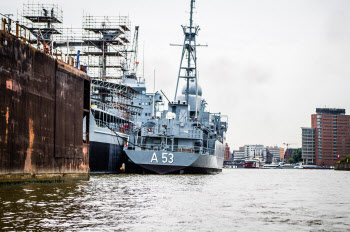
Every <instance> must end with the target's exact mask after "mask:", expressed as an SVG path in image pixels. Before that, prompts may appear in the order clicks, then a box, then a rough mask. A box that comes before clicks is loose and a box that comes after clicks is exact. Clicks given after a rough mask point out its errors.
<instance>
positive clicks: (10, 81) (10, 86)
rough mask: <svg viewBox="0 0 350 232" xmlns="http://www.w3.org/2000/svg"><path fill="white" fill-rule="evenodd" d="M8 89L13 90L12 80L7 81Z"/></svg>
mask: <svg viewBox="0 0 350 232" xmlns="http://www.w3.org/2000/svg"><path fill="white" fill-rule="evenodd" d="M6 88H7V89H10V90H12V80H6Z"/></svg>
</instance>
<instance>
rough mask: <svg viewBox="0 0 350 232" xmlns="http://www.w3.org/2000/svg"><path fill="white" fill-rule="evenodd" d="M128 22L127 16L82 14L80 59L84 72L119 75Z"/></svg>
mask: <svg viewBox="0 0 350 232" xmlns="http://www.w3.org/2000/svg"><path fill="white" fill-rule="evenodd" d="M130 29H131V23H130V20H129V17H127V16H91V15H84V17H83V35H82V40H83V43H84V48H83V55H82V60H84V61H85V63H87V67H88V74H89V75H90V76H91V77H92V78H94V79H99V80H108V79H121V77H122V75H123V67H124V66H125V65H126V60H127V52H128V50H127V49H128V47H129V43H130Z"/></svg>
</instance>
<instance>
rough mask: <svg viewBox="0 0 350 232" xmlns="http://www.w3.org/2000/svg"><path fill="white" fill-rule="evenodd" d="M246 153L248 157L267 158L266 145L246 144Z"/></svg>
mask: <svg viewBox="0 0 350 232" xmlns="http://www.w3.org/2000/svg"><path fill="white" fill-rule="evenodd" d="M244 153H245V156H246V157H248V158H261V159H265V158H266V147H265V146H264V145H260V144H255V145H244Z"/></svg>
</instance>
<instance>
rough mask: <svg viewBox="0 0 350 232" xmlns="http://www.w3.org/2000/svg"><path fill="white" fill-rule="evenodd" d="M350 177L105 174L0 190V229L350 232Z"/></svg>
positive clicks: (233, 172) (232, 172)
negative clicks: (349, 230)
mask: <svg viewBox="0 0 350 232" xmlns="http://www.w3.org/2000/svg"><path fill="white" fill-rule="evenodd" d="M349 179H350V172H336V171H332V170H312V171H310V170H245V169H240V170H224V172H223V173H222V174H218V175H100V176H93V177H92V178H91V180H90V181H79V182H63V183H54V184H26V185H16V186H1V187H0V230H37V229H42V230H90V231H96V230H119V231H141V230H142V231H179V230H182V231H183V230H186V231H194V230H200V231H234V230H264V231H266V230H292V229H293V230H332V231H337V230H339V231H344V230H348V229H350V220H349V219H350V218H349V217H350V216H349V214H348V209H349V207H350V188H349V187H348V184H349Z"/></svg>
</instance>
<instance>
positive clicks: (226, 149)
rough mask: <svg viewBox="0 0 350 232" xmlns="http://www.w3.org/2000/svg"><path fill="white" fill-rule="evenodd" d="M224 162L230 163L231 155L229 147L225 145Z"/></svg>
mask: <svg viewBox="0 0 350 232" xmlns="http://www.w3.org/2000/svg"><path fill="white" fill-rule="evenodd" d="M224 160H227V161H232V154H231V152H230V147H229V146H228V144H227V143H226V147H225V157H224Z"/></svg>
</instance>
